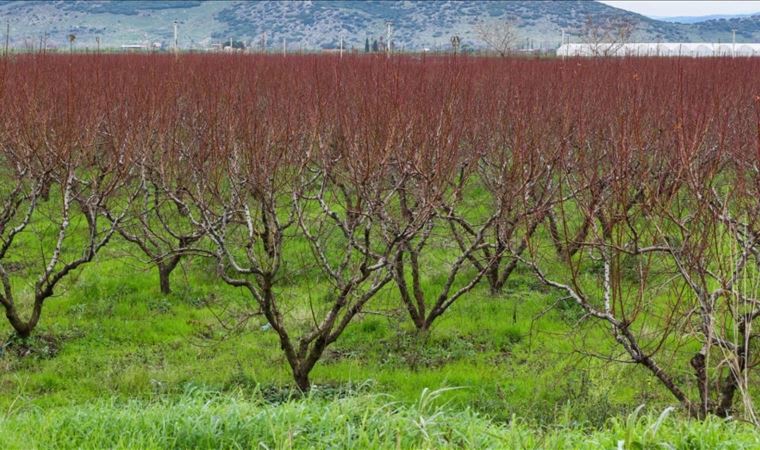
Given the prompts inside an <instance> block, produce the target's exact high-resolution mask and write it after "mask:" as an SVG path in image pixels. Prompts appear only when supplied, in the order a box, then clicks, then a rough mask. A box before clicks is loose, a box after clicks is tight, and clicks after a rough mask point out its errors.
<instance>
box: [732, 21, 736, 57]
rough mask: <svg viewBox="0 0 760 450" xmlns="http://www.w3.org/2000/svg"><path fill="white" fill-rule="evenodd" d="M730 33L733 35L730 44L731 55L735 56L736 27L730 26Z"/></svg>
mask: <svg viewBox="0 0 760 450" xmlns="http://www.w3.org/2000/svg"><path fill="white" fill-rule="evenodd" d="M731 34H732V35H733V41H732V44H731V56H733V57H734V58H735V57H736V28H731Z"/></svg>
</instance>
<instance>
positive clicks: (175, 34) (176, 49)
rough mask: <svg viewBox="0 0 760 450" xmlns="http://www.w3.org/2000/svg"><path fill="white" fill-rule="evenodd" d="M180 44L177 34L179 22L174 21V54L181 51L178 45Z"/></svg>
mask: <svg viewBox="0 0 760 450" xmlns="http://www.w3.org/2000/svg"><path fill="white" fill-rule="evenodd" d="M178 42H179V39H178V33H177V21H176V20H175V21H174V53H175V54H176V53H177V52H178V51H179V46H178V45H177V44H178Z"/></svg>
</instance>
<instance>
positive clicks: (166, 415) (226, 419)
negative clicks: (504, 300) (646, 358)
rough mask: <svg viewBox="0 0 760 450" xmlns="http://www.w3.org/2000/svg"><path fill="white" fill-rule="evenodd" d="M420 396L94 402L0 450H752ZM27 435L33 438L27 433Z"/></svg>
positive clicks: (745, 432) (730, 430)
mask: <svg viewBox="0 0 760 450" xmlns="http://www.w3.org/2000/svg"><path fill="white" fill-rule="evenodd" d="M443 393H444V392H443V391H423V392H422V394H421V395H420V396H419V397H418V399H417V400H416V401H415V402H413V403H411V404H406V403H403V402H398V401H394V399H393V398H391V397H388V396H385V395H377V394H368V393H362V392H337V391H333V392H327V391H320V390H316V391H315V392H313V393H312V394H310V396H309V397H308V398H305V399H286V400H285V401H283V402H271V401H268V400H267V399H266V397H265V395H264V393H262V392H261V391H257V392H254V393H250V394H242V393H240V392H234V393H227V394H219V393H215V392H209V391H203V390H200V389H197V388H190V389H187V390H186V392H185V393H183V394H182V395H180V396H177V397H176V398H174V399H172V400H156V401H138V400H130V401H126V402H124V401H119V400H113V399H112V400H101V401H96V402H94V403H88V404H86V405H80V406H68V407H57V408H52V409H46V410H42V409H33V410H29V411H25V412H22V413H17V414H12V415H10V416H6V417H5V418H0V447H2V448H5V449H25V450H26V449H37V448H45V449H69V448H71V449H89V448H92V449H98V448H113V449H121V448H149V449H152V448H155V449H175V448H176V449H186V448H199V449H200V448H214V449H220V448H235V449H238V448H336V449H337V448H346V449H353V448H511V449H521V448H551V449H575V448H599V449H610V448H620V447H619V446H620V445H622V446H623V447H624V448H631V449H636V448H678V449H729V448H731V449H741V448H746V449H750V448H758V446H760V435H759V434H758V433H757V432H756V431H755V430H754V429H753V428H752V427H750V426H747V425H744V424H741V423H737V422H726V421H721V420H718V419H710V420H707V421H703V422H695V421H687V420H685V419H682V418H678V417H675V416H674V414H672V411H671V410H670V409H667V410H664V411H663V412H662V413H660V414H659V415H658V414H654V413H650V414H639V412H638V411H636V412H634V413H632V414H631V415H629V416H628V417H626V418H625V419H612V420H609V421H608V422H607V423H606V424H605V425H604V427H602V428H601V429H599V430H594V429H589V428H587V427H585V426H583V425H579V424H572V423H571V424H557V425H553V426H551V427H546V428H539V427H536V426H532V425H530V424H528V423H526V422H523V421H521V420H518V419H514V418H513V419H512V420H510V421H509V422H508V423H501V424H500V423H495V422H493V421H492V420H489V419H488V418H486V417H484V416H482V415H480V414H478V413H476V412H474V411H473V410H472V409H469V408H465V409H454V408H452V407H451V406H450V405H446V404H445V403H443V402H442V401H441V398H440V397H441V395H442V394H443ZM32 430H33V431H32Z"/></svg>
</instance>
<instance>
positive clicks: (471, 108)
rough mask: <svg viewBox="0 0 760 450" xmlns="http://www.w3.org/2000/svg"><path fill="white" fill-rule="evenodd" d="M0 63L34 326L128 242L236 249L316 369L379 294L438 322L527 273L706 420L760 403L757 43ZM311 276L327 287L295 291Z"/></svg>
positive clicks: (306, 365) (230, 278)
mask: <svg viewBox="0 0 760 450" xmlns="http://www.w3.org/2000/svg"><path fill="white" fill-rule="evenodd" d="M0 67H2V68H1V69H0V70H2V76H0V80H2V84H0V97H1V98H2V104H3V105H4V107H5V111H6V114H4V115H3V116H2V118H0V171H2V173H1V174H0V190H2V210H0V244H2V246H1V247H0V281H1V282H2V293H1V294H0V304H2V306H3V308H4V310H5V312H6V316H7V318H8V321H9V323H10V324H11V326H12V327H13V328H14V329H15V330H16V332H17V333H18V334H19V335H20V336H22V337H26V336H29V335H30V333H32V331H33V329H34V328H35V326H36V325H37V324H38V322H39V320H40V318H41V315H42V312H43V307H44V304H45V302H46V301H48V300H49V299H50V298H51V297H52V296H53V295H54V293H55V292H56V289H57V288H58V287H59V285H60V284H61V283H65V282H66V281H65V280H66V279H67V278H68V277H70V275H71V274H73V273H75V272H76V271H77V269H80V268H81V267H83V266H85V265H86V264H87V263H89V262H91V261H93V259H94V258H95V257H96V255H97V253H98V252H99V251H100V250H102V249H103V248H105V247H106V246H108V245H109V244H110V243H111V242H112V241H113V240H114V239H115V238H117V237H118V238H120V239H125V240H126V241H128V242H130V243H132V244H134V246H135V248H137V249H140V250H141V251H142V252H143V253H144V255H145V259H146V261H148V262H149V263H151V264H153V265H154V266H155V268H156V270H157V272H158V273H159V274H160V277H159V279H160V289H161V290H162V291H163V292H169V291H170V290H171V285H170V275H171V273H172V271H173V270H174V269H175V268H176V267H177V266H178V264H180V262H181V260H182V259H183V258H187V257H207V258H212V259H213V260H214V261H216V263H217V267H218V270H217V272H218V279H219V282H220V283H226V284H229V285H231V286H234V287H237V288H239V289H241V290H242V291H243V292H245V293H246V295H247V296H248V297H249V298H250V300H251V305H253V306H252V308H253V309H255V312H257V313H260V314H261V315H263V317H265V318H266V320H267V321H268V323H269V325H270V326H271V328H272V329H273V330H274V332H275V333H276V334H277V336H278V338H279V342H280V347H281V349H282V351H283V352H284V355H285V357H286V359H287V362H288V364H289V366H290V368H291V370H292V373H293V377H294V380H295V382H296V384H297V385H298V387H299V388H300V389H302V390H308V389H309V387H310V384H311V383H310V379H309V374H310V372H311V371H312V369H313V368H314V366H315V365H316V364H317V362H318V361H319V360H320V358H321V356H322V355H323V353H324V352H325V349H326V348H327V347H328V346H330V345H331V344H332V343H334V342H335V341H336V340H337V339H339V337H340V336H341V334H342V333H343V332H344V330H345V329H346V328H347V327H348V326H349V325H350V324H351V323H352V322H353V321H355V319H356V318H357V316H359V315H361V313H362V311H363V309H364V308H365V306H366V305H367V304H369V303H371V302H373V301H374V302H377V297H378V295H379V293H381V292H390V293H392V295H393V296H394V298H397V299H398V300H399V301H400V304H401V305H403V307H404V309H406V311H408V314H409V317H410V321H411V323H412V324H413V325H414V327H415V328H416V329H417V330H418V331H419V332H420V333H426V332H428V331H429V330H430V329H431V327H432V326H433V325H434V323H435V321H436V320H437V319H438V318H439V317H441V316H442V315H443V314H446V312H447V311H448V310H449V309H450V308H451V307H452V305H454V304H456V302H461V301H471V300H472V299H474V298H477V296H478V295H485V294H483V293H473V292H472V291H473V290H474V289H476V288H478V287H479V286H487V289H488V291H490V293H491V294H492V295H499V294H500V293H501V292H503V290H504V289H506V288H507V286H508V285H507V281H508V279H509V277H510V276H511V274H512V273H514V271H515V270H526V271H529V272H530V273H532V274H534V275H535V277H536V279H537V280H538V281H540V282H542V283H544V284H545V285H547V286H549V287H551V288H553V289H554V290H553V291H552V292H555V293H556V296H555V295H554V294H553V295H552V296H553V297H555V298H554V300H556V302H570V303H573V304H575V305H577V307H579V308H580V309H581V310H582V311H583V312H584V314H585V315H584V318H583V321H584V323H591V324H594V325H593V326H594V330H596V332H598V333H600V334H601V335H605V336H607V339H608V341H609V342H599V341H598V340H597V341H595V342H594V343H590V344H589V343H587V344H586V345H591V346H593V347H588V348H585V349H584V350H585V351H587V352H588V353H598V354H599V356H603V357H606V358H609V359H611V360H616V361H622V362H626V363H632V364H636V365H639V366H641V367H643V368H645V369H646V370H648V371H649V372H650V373H651V375H652V376H653V378H654V379H656V380H658V381H659V382H660V383H661V385H662V386H663V387H664V388H665V389H667V390H668V391H669V392H670V393H672V395H673V396H674V398H676V399H677V400H678V401H679V402H680V403H681V404H682V405H683V407H684V408H685V409H686V410H687V411H689V412H690V413H691V414H693V415H694V416H697V417H704V416H705V415H707V414H717V415H720V416H727V415H729V414H732V412H733V411H735V409H736V406H737V404H739V403H741V405H742V406H744V410H745V411H747V414H748V418H749V419H751V420H755V418H754V416H753V415H752V411H753V408H752V404H751V402H752V398H753V396H752V394H753V390H752V382H753V380H755V378H754V377H756V375H753V368H754V367H755V365H756V364H757V362H758V358H757V356H755V352H754V350H755V349H757V348H758V347H757V346H758V344H757V342H756V339H755V338H756V337H757V333H756V332H755V331H754V329H753V325H754V323H755V322H756V319H757V317H758V316H760V298H758V282H760V272H758V270H759V269H760V229H759V227H758V225H759V224H758V222H757V218H758V213H759V212H760V210H759V209H758V208H759V207H760V205H759V204H758V201H757V199H758V198H760V174H759V173H758V170H760V169H759V167H758V160H759V159H760V91H758V86H760V80H759V79H758V74H759V73H760V70H758V69H760V67H758V62H756V61H752V60H741V59H731V60H722V59H700V60H684V59H668V60H665V59H619V60H571V59H569V60H565V61H559V60H553V61H534V60H525V59H498V60H497V59H469V58H428V59H426V60H425V61H420V60H416V59H414V58H393V59H387V58H371V59H370V58H358V57H348V58H345V57H344V58H343V59H339V58H332V57H314V56H290V57H287V58H283V57H273V56H242V55H228V56H224V55H203V56H199V55H183V56H181V57H179V58H175V57H164V56H147V55H121V56H109V55H77V56H70V55H66V56H60V55H59V56H55V55H46V56H33V55H28V56H23V57H18V58H15V59H12V60H11V59H5V60H4V61H3V64H2V66H0ZM304 281H308V282H309V283H313V289H311V290H310V292H309V294H308V295H307V296H304V294H298V293H297V291H295V290H294V289H293V285H294V284H297V283H301V282H304ZM73 288H74V289H75V288H76V287H75V286H74V287H73ZM479 292H481V291H479ZM557 296H558V297H557ZM379 306H381V305H379ZM505 320H506V318H505ZM610 348H613V349H615V350H614V351H613V352H612V353H609V352H608V350H609V349H610ZM602 352H606V353H603V354H602Z"/></svg>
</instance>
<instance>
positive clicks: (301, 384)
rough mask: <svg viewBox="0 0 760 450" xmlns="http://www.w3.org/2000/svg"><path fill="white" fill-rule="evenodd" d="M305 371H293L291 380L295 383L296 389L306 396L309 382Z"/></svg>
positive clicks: (309, 385)
mask: <svg viewBox="0 0 760 450" xmlns="http://www.w3.org/2000/svg"><path fill="white" fill-rule="evenodd" d="M304 372H305V371H300V370H299V371H293V379H294V380H295V381H296V386H298V389H299V390H300V391H301V392H303V393H304V394H306V393H307V392H309V391H310V390H311V381H310V380H309V373H308V372H305V373H304Z"/></svg>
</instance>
